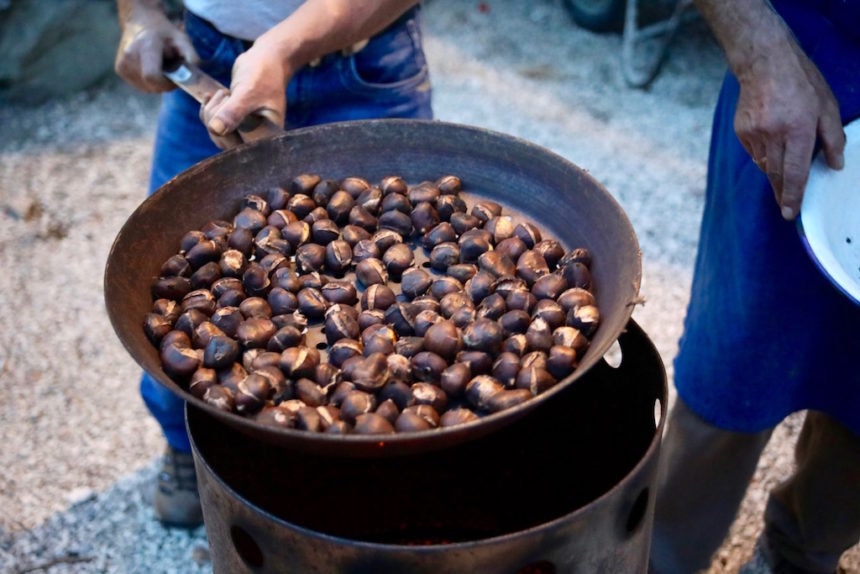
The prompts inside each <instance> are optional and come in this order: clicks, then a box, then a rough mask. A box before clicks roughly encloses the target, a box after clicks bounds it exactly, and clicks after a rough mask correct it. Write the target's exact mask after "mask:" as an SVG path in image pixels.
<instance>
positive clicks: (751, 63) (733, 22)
mask: <svg viewBox="0 0 860 574" xmlns="http://www.w3.org/2000/svg"><path fill="white" fill-rule="evenodd" d="M695 3H696V6H697V7H698V8H699V11H700V12H701V13H702V15H703V16H704V18H705V20H707V22H708V24H709V25H710V27H711V30H712V31H713V33H714V36H715V37H716V38H717V41H718V42H719V43H720V46H722V48H723V51H724V52H725V54H726V58H727V60H728V62H729V67H730V68H731V70H732V72H733V73H734V74H735V76H737V77H738V79H740V80H741V81H744V80H745V79H746V78H747V77H749V76H752V75H755V74H756V73H759V72H761V71H769V70H771V69H772V68H773V67H774V62H775V61H776V60H779V59H784V58H785V57H786V55H788V54H789V53H790V48H792V47H796V42H795V40H794V36H793V34H792V33H791V30H789V29H788V27H787V26H786V25H785V22H783V20H782V18H781V17H780V16H779V14H777V13H776V12H775V11H774V9H773V7H772V6H771V5H770V2H768V1H767V0H695Z"/></svg>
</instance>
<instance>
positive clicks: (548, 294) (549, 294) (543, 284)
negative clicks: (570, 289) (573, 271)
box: [532, 272, 567, 299]
mask: <svg viewBox="0 0 860 574" xmlns="http://www.w3.org/2000/svg"><path fill="white" fill-rule="evenodd" d="M565 289H567V281H566V280H565V278H564V277H563V276H562V275H560V274H559V273H558V272H556V273H550V274H548V275H544V276H543V277H540V278H538V279H537V280H536V281H535V282H534V285H532V294H533V295H534V296H535V297H536V298H537V299H556V298H557V297H558V296H559V295H561V294H562V293H563V292H564V291H565Z"/></svg>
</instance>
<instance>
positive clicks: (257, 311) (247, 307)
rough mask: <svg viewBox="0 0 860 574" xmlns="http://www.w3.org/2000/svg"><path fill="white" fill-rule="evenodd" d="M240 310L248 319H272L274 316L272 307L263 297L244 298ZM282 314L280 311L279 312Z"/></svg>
mask: <svg viewBox="0 0 860 574" xmlns="http://www.w3.org/2000/svg"><path fill="white" fill-rule="evenodd" d="M239 311H241V312H242V316H243V317H245V318H246V319H253V318H258V319H270V318H271V317H272V307H271V306H270V305H269V303H268V301H266V299H263V298H262V297H248V298H246V299H243V300H242V302H241V303H240V304H239ZM278 314H279V315H280V313H278Z"/></svg>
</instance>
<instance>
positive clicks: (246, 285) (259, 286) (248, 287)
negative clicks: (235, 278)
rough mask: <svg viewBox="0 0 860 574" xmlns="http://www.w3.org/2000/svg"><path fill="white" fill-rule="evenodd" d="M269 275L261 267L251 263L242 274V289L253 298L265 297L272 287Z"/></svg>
mask: <svg viewBox="0 0 860 574" xmlns="http://www.w3.org/2000/svg"><path fill="white" fill-rule="evenodd" d="M271 285H272V284H271V281H269V274H268V273H266V270H265V269H263V268H262V267H261V266H260V265H258V264H256V263H251V264H250V265H248V268H247V269H246V270H245V273H243V274H242V288H243V289H244V290H245V293H246V294H247V295H249V296H251V297H265V296H266V295H267V294H268V292H269V288H270V287H271Z"/></svg>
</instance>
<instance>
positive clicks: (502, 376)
mask: <svg viewBox="0 0 860 574" xmlns="http://www.w3.org/2000/svg"><path fill="white" fill-rule="evenodd" d="M519 372H520V357H519V356H518V355H515V354H514V353H501V354H499V356H498V357H497V358H496V360H495V362H494V363H493V370H492V373H493V377H495V378H496V380H498V381H499V382H500V383H501V384H503V385H504V386H505V387H507V388H509V389H510V388H513V387H514V385H515V383H516V381H517V374H518V373H519Z"/></svg>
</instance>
